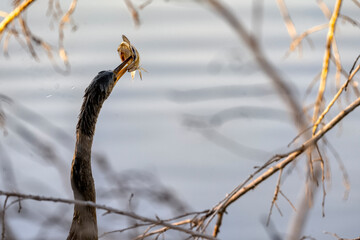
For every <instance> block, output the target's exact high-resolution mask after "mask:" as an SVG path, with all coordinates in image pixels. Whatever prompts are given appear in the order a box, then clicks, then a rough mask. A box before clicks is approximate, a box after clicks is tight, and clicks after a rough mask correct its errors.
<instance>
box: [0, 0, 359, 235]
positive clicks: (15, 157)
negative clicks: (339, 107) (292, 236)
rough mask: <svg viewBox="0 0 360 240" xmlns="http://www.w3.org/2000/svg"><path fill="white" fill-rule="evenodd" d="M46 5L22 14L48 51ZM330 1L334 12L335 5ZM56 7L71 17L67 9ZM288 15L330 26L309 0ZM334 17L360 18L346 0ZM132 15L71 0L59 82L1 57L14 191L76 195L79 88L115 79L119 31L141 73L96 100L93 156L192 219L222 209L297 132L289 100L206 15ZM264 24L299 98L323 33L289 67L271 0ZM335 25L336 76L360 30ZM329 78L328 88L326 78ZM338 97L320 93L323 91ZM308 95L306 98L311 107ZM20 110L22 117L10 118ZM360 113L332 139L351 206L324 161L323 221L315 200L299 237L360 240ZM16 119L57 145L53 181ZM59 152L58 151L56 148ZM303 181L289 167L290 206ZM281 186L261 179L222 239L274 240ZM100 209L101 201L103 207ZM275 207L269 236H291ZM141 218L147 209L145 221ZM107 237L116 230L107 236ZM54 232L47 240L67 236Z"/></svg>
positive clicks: (13, 52) (24, 56)
mask: <svg viewBox="0 0 360 240" xmlns="http://www.w3.org/2000/svg"><path fill="white" fill-rule="evenodd" d="M45 2H46V1H45ZM45 2H43V1H37V2H35V3H34V4H33V5H32V6H31V7H30V9H29V12H28V14H27V17H28V19H29V24H31V27H32V31H33V32H34V33H35V34H37V35H39V36H42V37H44V38H45V39H47V40H48V41H50V42H51V43H53V45H56V40H57V31H56V30H50V29H49V25H48V23H49V21H48V18H46V16H45V9H46V7H47V5H46V3H45ZM67 2H68V1H67ZM327 3H328V4H329V6H331V8H332V5H333V4H334V2H333V1H327ZM8 4H9V3H7V2H4V1H2V2H1V3H0V9H4V10H5V11H6V10H8V9H9V6H8ZM62 4H63V6H66V7H67V4H66V3H65V2H64V3H62ZM227 4H228V5H231V6H233V11H234V12H236V15H237V16H238V17H240V18H241V19H242V20H243V21H244V23H245V24H246V26H247V27H249V28H250V27H251V26H252V25H251V2H250V1H248V2H245V1H243V2H242V3H240V1H235V0H233V1H227ZM288 5H289V9H290V12H291V14H292V18H293V20H294V22H295V24H296V27H297V31H298V32H303V31H305V30H306V29H307V28H309V27H312V26H314V25H317V24H322V23H325V21H326V19H325V18H324V17H323V15H322V13H321V11H320V10H319V9H318V7H317V6H316V3H315V2H313V1H311V2H310V1H307V2H305V1H303V2H302V3H299V2H298V1H289V2H288ZM342 11H343V12H342V13H343V14H347V15H349V16H351V17H353V18H355V19H356V20H358V21H359V20H360V19H359V17H358V16H359V14H358V12H359V9H358V8H357V7H355V5H354V4H353V3H352V2H351V1H348V2H344V4H343V10H342ZM140 14H141V15H140V17H141V26H140V27H134V23H133V21H132V19H131V17H130V15H129V13H128V11H127V9H126V7H125V4H124V3H123V1H108V2H105V3H102V4H101V5H99V3H98V1H79V3H78V6H77V9H76V11H75V14H74V21H75V23H76V25H77V27H78V29H77V31H75V32H72V31H70V29H69V28H67V29H66V31H65V46H66V49H67V52H68V54H69V60H70V63H71V73H70V74H69V75H66V76H64V75H62V74H59V73H57V72H55V71H54V70H53V68H52V67H51V64H50V63H49V62H48V61H47V58H46V56H45V54H43V53H41V50H39V53H40V54H39V55H40V59H41V60H40V62H35V61H34V60H33V59H32V58H31V57H30V56H29V54H28V53H27V52H26V51H25V50H23V49H22V48H21V47H20V46H19V44H17V43H16V41H14V40H12V41H11V44H10V45H9V54H10V58H5V57H4V56H1V58H0V79H1V81H0V92H1V93H2V94H5V95H7V96H9V97H11V98H12V99H14V100H15V101H16V103H17V104H19V106H20V107H6V109H7V110H6V111H7V113H8V114H9V116H8V123H7V124H8V130H9V131H8V134H7V135H4V136H1V145H2V147H3V148H6V152H7V154H9V155H10V156H11V159H12V164H13V166H14V168H15V169H16V172H15V175H16V179H17V186H18V188H17V190H19V191H22V192H25V193H31V194H40V195H47V196H57V197H71V191H70V184H69V183H68V182H66V183H65V185H64V181H63V179H64V176H65V179H67V176H68V175H69V170H70V163H71V159H72V155H73V145H74V138H75V134H74V132H75V124H76V121H77V115H78V112H79V108H80V105H81V101H82V95H83V91H84V89H85V88H86V86H87V85H88V84H89V82H90V81H91V80H92V78H93V77H94V76H95V75H96V74H97V72H98V71H101V70H106V69H113V68H114V67H115V66H117V65H118V64H119V57H118V55H117V52H116V48H117V46H118V44H119V43H120V42H121V41H122V40H121V35H122V34H125V35H126V36H127V37H128V38H129V39H130V40H131V41H132V43H133V44H134V45H135V46H136V47H137V49H138V50H139V52H140V54H141V57H142V65H143V67H144V68H145V69H146V70H147V71H148V73H144V74H143V81H140V79H139V76H138V74H137V76H136V79H135V80H134V81H131V77H130V75H129V74H127V75H125V76H124V77H123V78H122V79H121V81H120V82H119V83H118V84H117V86H116V88H115V89H114V91H113V93H112V95H111V97H110V98H109V99H108V100H107V102H106V103H105V104H104V106H103V109H102V111H101V114H100V118H99V120H98V124H97V128H96V135H95V139H94V147H93V150H94V152H96V153H97V154H101V155H104V156H106V158H107V159H109V160H110V161H111V163H112V166H113V168H115V169H116V171H125V172H126V171H130V170H136V171H145V172H150V173H152V174H153V175H155V176H157V177H158V179H159V180H160V181H161V182H162V184H163V185H165V186H166V187H168V188H170V189H171V190H172V191H173V192H174V193H175V194H176V195H177V196H178V197H179V198H180V199H182V200H183V201H184V202H185V203H186V205H187V206H189V207H190V209H191V210H195V211H200V210H204V209H208V208H211V207H212V206H214V205H215V204H217V203H218V202H219V201H220V200H221V199H222V198H223V197H225V195H226V194H227V193H228V192H230V191H231V190H232V189H233V188H234V187H235V186H237V185H238V184H240V183H241V182H242V181H243V180H244V179H246V178H247V177H248V176H249V174H251V173H252V171H253V166H258V165H260V164H262V163H264V162H265V161H266V160H267V159H269V158H270V157H271V156H272V155H274V154H276V153H281V152H285V151H287V150H288V149H287V144H288V143H289V142H290V141H291V140H292V139H293V137H294V136H296V134H297V132H296V129H295V128H294V126H293V125H292V124H291V120H290V118H289V116H288V115H287V113H286V108H285V104H284V103H282V102H281V99H280V98H279V97H278V96H277V95H276V92H275V91H274V90H273V89H272V86H271V84H270V82H269V81H268V79H267V78H266V77H265V76H264V75H263V74H262V73H261V72H259V70H258V69H257V68H256V66H255V65H254V64H253V63H252V56H251V54H249V52H248V51H247V50H246V49H245V48H244V46H243V45H242V43H241V41H240V40H239V39H238V38H237V36H236V35H235V34H234V32H233V31H232V29H231V28H229V26H227V24H226V23H225V22H224V21H223V20H222V19H220V18H219V17H218V16H217V15H216V14H214V13H213V12H212V11H211V10H210V9H209V8H207V7H205V6H203V5H201V4H196V3H193V2H191V1H185V2H181V1H174V2H172V1H171V2H166V1H154V2H153V3H152V4H151V5H149V6H148V7H146V8H145V9H144V10H143V11H141V12H140ZM263 17H264V20H263V21H262V23H261V27H260V28H259V29H258V32H260V33H261V36H262V38H261V42H262V44H263V47H264V49H266V54H267V56H268V57H269V58H271V59H272V62H273V64H274V65H275V66H277V68H278V69H279V70H280V71H281V72H282V74H283V76H284V77H285V78H286V79H287V80H288V81H289V84H290V85H291V86H292V87H293V89H294V90H295V92H296V94H297V97H298V99H300V100H301V101H303V99H304V93H305V90H306V87H307V86H308V85H309V84H310V82H311V81H312V80H313V78H314V77H315V76H316V75H317V74H318V73H319V72H320V70H321V62H322V56H323V46H324V44H325V43H324V39H325V37H326V31H321V32H319V33H316V34H314V35H313V36H312V38H311V39H312V41H313V44H314V46H313V48H311V47H310V46H309V44H308V43H305V44H304V45H303V50H304V51H303V53H302V55H301V56H299V54H297V53H293V54H291V55H290V57H289V58H286V59H285V58H284V55H285V53H286V51H287V50H288V46H289V43H290V37H289V36H288V35H287V32H286V28H285V26H284V24H283V22H282V18H281V15H280V13H279V11H278V8H277V5H276V3H275V2H274V1H267V2H266V3H265V4H264V16H263ZM339 26H341V28H340V29H338V32H337V33H338V39H337V40H338V45H339V49H340V53H341V59H342V63H343V66H344V67H345V68H346V71H348V70H349V69H350V67H351V65H352V63H353V61H354V59H355V58H356V57H357V55H358V54H359V53H360V51H359V49H360V45H359V41H358V39H359V37H360V31H359V29H358V28H357V27H354V26H352V25H350V24H349V23H343V22H342V23H341V24H339ZM330 80H331V81H334V77H333V75H331V76H330ZM333 89H334V88H331V87H329V90H330V91H331V90H333ZM315 96H316V95H315V94H311V95H310V96H309V97H308V98H307V100H306V103H310V102H311V101H313V100H312V99H314V97H315ZM3 105H4V104H3ZM5 105H6V104H5ZM5 105H4V106H5ZM21 106H22V107H25V108H26V109H29V110H31V111H33V112H34V113H36V114H38V115H40V116H42V117H44V118H45V119H46V120H47V121H48V122H50V123H51V124H52V125H54V126H56V127H58V128H59V129H61V130H62V131H63V132H64V133H65V134H66V135H65V136H64V139H59V135H56V133H54V132H52V131H50V130H49V128H48V127H47V125H46V123H42V122H41V121H40V120H39V119H37V118H35V117H34V116H32V115H30V116H29V115H26V114H25V115H24V109H22V107H21ZM264 108H266V109H265V110H264ZM222 111H225V112H222ZM220 112H222V114H220V115H218V116H222V117H224V116H225V117H226V119H223V122H221V119H220V120H219V118H218V119H216V118H211V117H212V116H213V115H215V114H217V113H220ZM259 113H260V114H259ZM335 113H336V112H333V113H331V116H334V115H335ZM22 114H23V115H24V116H23V119H25V121H24V120H19V116H21V115H22ZM259 115H260V116H259ZM359 117H360V116H359V113H357V112H355V113H352V114H351V115H350V116H348V117H347V119H346V120H345V121H344V124H343V125H342V127H341V129H335V130H334V131H332V132H331V133H330V134H329V135H328V136H329V137H328V139H330V140H331V143H332V145H333V146H334V147H335V148H336V149H337V151H338V152H339V154H340V157H341V159H342V160H343V162H344V164H345V166H346V169H347V171H348V174H349V178H350V182H351V192H350V195H349V198H348V200H347V201H344V200H343V193H344V190H345V189H344V187H343V185H342V174H341V172H340V170H339V167H338V164H337V162H336V160H335V158H334V157H333V156H332V155H331V153H328V156H329V157H330V162H331V177H332V180H331V183H330V184H328V189H327V197H326V208H325V210H326V217H325V218H323V217H322V216H321V200H322V198H321V193H320V192H321V191H320V192H319V193H318V195H317V198H316V201H315V203H314V208H313V210H312V211H311V215H310V218H309V220H308V223H307V227H306V229H305V232H304V235H308V236H312V237H315V238H316V239H333V238H332V237H331V236H329V235H325V234H324V232H325V231H328V232H333V233H337V234H338V235H340V236H342V237H346V238H354V237H356V236H358V235H359V229H360V223H359V221H358V217H359V214H360V205H359V201H360V184H359V183H360V175H359V174H358V173H359V171H360V164H359V161H358V156H359V148H357V146H358V143H359V137H358V136H359V135H360V127H359V125H358V124H357V125H356V124H355V122H356V121H357V120H358V119H359ZM199 120H210V121H211V120H212V121H214V122H215V123H217V124H218V125H216V128H213V129H210V130H206V129H205V130H204V129H201V128H200V129H199V128H196V121H199ZM16 121H21V122H22V123H26V122H30V124H29V123H27V124H28V125H29V127H30V129H32V130H33V131H34V132H36V133H38V135H39V136H41V139H42V140H43V141H44V142H49V143H51V144H54V145H55V146H58V147H56V148H55V149H56V153H57V154H58V155H59V156H60V157H59V162H60V163H59V164H60V168H61V169H63V172H62V173H61V174H60V175H59V173H58V171H57V170H56V169H55V168H53V167H51V165H52V163H46V162H45V161H44V160H42V159H40V158H39V155H38V154H37V153H36V151H34V149H32V147H31V146H30V145H29V144H27V143H25V142H24V141H23V140H21V138H20V137H19V136H18V135H17V133H16V129H17V122H16ZM219 121H220V122H219ZM34 126H35V127H34ZM17 130H18V129H17ZM54 138H58V139H54ZM60 143H64V144H63V145H62V146H60ZM301 159H302V158H301ZM302 160H304V159H302ZM2 174H6V172H5V171H3V172H2ZM94 177H95V181H96V185H97V186H104V185H105V184H108V183H106V181H105V180H104V178H103V177H102V176H101V174H100V173H99V172H98V171H97V170H96V169H95V170H94ZM304 180H305V179H304V170H303V168H302V165H301V164H298V165H297V167H295V169H294V170H293V172H292V175H291V176H288V177H287V178H286V181H285V182H284V183H283V187H282V189H283V192H284V193H285V194H286V195H287V197H288V198H290V199H291V200H292V201H293V202H294V203H296V200H297V197H298V195H299V193H300V189H302V183H303V182H304ZM276 181H277V177H273V178H271V179H269V180H268V181H267V182H265V183H264V184H262V185H261V186H259V187H258V188H257V189H255V191H253V192H251V193H249V194H247V195H246V196H244V197H243V198H242V199H241V200H239V201H238V202H237V203H235V204H234V205H233V206H231V207H230V208H229V209H228V211H229V214H228V215H227V216H225V218H224V223H223V226H222V229H221V234H220V236H219V237H220V238H221V239H270V238H269V236H268V234H267V230H266V228H265V227H264V226H263V221H264V218H266V216H267V214H268V211H269V208H270V203H271V200H272V197H273V192H274V188H275V184H276ZM5 185H6V184H5V183H3V184H2V185H1V187H2V188H5ZM8 190H12V189H8ZM98 201H99V202H101V198H100V200H98ZM101 203H104V202H101ZM36 206H37V207H39V208H41V206H43V205H41V204H39V205H36ZM279 206H280V208H281V211H282V213H283V216H282V217H281V216H280V215H279V213H278V212H277V211H275V210H274V212H273V215H272V221H273V225H274V226H273V227H274V228H275V229H277V231H278V232H279V234H280V235H281V236H286V229H287V225H288V222H289V220H290V218H291V216H292V213H293V211H292V209H291V207H290V206H289V204H288V203H287V202H286V201H285V200H284V199H281V200H280V201H279ZM159 211H161V210H159ZM144 212H145V213H146V211H144ZM149 215H150V216H154V213H153V212H152V211H149ZM65 218H66V219H71V211H67V212H66V214H65V216H64V219H65ZM99 221H106V217H103V218H102V217H100V218H99ZM16 224H18V226H19V228H22V229H25V231H23V233H19V236H21V238H24V239H31V238H34V237H33V236H36V233H37V227H34V226H33V225H32V224H31V223H29V221H19V222H18V223H17V222H16ZM114 225H115V224H114ZM114 228H115V229H116V226H114V227H113V228H112V227H109V229H114ZM109 229H106V230H109ZM103 231H105V230H103ZM55 232H56V231H55V230H54V237H56V238H64V237H65V235H66V233H63V235H59V233H57V232H56V234H57V235H56V234H55ZM117 236H119V235H114V236H113V238H114V239H116V238H117ZM109 239H111V238H109Z"/></svg>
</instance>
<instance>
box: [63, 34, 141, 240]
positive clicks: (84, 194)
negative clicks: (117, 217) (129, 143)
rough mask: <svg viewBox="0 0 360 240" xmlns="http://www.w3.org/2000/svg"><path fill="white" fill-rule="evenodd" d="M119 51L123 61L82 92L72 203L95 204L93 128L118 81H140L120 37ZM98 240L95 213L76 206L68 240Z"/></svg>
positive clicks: (132, 54)
mask: <svg viewBox="0 0 360 240" xmlns="http://www.w3.org/2000/svg"><path fill="white" fill-rule="evenodd" d="M122 38H123V42H122V43H121V44H120V46H119V48H118V52H119V55H120V59H121V60H122V61H123V62H122V63H121V64H120V65H119V66H118V67H117V68H115V69H114V70H113V71H101V72H99V73H98V75H97V76H96V77H95V78H94V79H93V80H92V82H91V83H90V85H89V86H88V87H87V88H86V90H85V95H84V100H83V104H82V106H81V111H80V114H79V121H78V123H77V126H76V143H75V153H74V157H73V160H72V164H71V187H72V190H73V193H74V198H75V200H82V201H91V202H95V201H96V194H95V185H94V179H93V176H92V171H91V147H92V142H93V136H94V132H95V125H96V121H97V118H98V116H99V112H100V109H101V107H102V105H103V103H104V101H105V100H106V99H107V98H108V97H109V95H110V93H111V91H112V90H113V88H114V86H115V85H116V83H117V81H118V80H119V79H120V78H121V77H122V76H123V75H124V73H125V72H126V71H128V72H131V76H132V77H133V75H134V74H135V71H136V70H138V71H139V73H140V77H141V69H142V68H141V67H140V55H139V53H138V51H137V50H136V48H135V47H134V46H132V45H131V44H130V41H129V40H128V39H127V38H126V37H125V36H124V35H123V36H122ZM94 239H98V228H97V220H96V209H95V208H94V207H90V206H84V205H79V204H75V206H74V215H73V220H72V224H71V227H70V231H69V235H68V237H67V240H94Z"/></svg>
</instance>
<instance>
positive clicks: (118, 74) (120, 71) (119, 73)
mask: <svg viewBox="0 0 360 240" xmlns="http://www.w3.org/2000/svg"><path fill="white" fill-rule="evenodd" d="M130 59H132V57H131V56H130V57H128V58H127V59H125V61H123V62H122V63H121V64H120V65H119V66H117V67H116V68H115V69H114V71H113V73H114V74H115V75H116V81H115V82H117V81H118V80H119V79H120V78H121V77H122V76H123V75H124V73H125V72H126V71H127V66H128V62H129V61H130Z"/></svg>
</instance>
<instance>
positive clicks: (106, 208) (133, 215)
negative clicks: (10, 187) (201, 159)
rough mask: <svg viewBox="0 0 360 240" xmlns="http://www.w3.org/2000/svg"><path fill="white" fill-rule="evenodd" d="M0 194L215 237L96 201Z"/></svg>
mask: <svg viewBox="0 0 360 240" xmlns="http://www.w3.org/2000/svg"><path fill="white" fill-rule="evenodd" d="M0 196H6V197H17V198H19V199H18V200H17V201H19V200H25V199H30V200H35V201H46V202H55V203H57V202H58V203H66V204H78V205H82V206H88V207H94V208H97V209H101V210H104V211H107V212H110V213H114V214H119V215H123V216H126V217H130V218H133V219H137V220H140V221H142V222H145V223H152V224H155V225H160V226H164V227H167V228H169V229H172V230H176V231H180V232H184V233H187V234H189V235H190V236H194V237H201V238H204V239H211V240H215V239H216V238H214V237H212V236H209V235H207V234H203V233H199V232H195V231H192V230H190V229H186V228H182V227H178V226H176V225H173V224H171V223H167V222H165V221H163V220H161V219H151V218H147V217H143V216H140V215H137V214H136V213H133V212H127V211H122V210H119V209H116V208H112V207H109V206H106V205H101V204H96V203H94V202H91V201H80V200H70V199H64V198H54V197H44V196H39V195H31V194H22V193H15V192H6V191H2V190H0Z"/></svg>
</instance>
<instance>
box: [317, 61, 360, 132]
mask: <svg viewBox="0 0 360 240" xmlns="http://www.w3.org/2000/svg"><path fill="white" fill-rule="evenodd" d="M359 69H360V65H358V66H357V67H356V69H355V70H354V71H353V72H352V73H351V74H350V76H349V78H348V80H347V81H346V82H345V83H344V84H343V85H342V86H341V88H340V89H339V91H338V92H337V93H336V94H335V96H334V97H333V99H332V100H331V101H330V103H329V104H328V105H327V107H326V108H325V110H324V111H323V112H322V113H321V115H320V117H319V118H318V119H317V120H316V122H315V124H314V126H313V132H314V131H316V129H317V127H318V125H319V124H320V122H321V121H322V120H323V119H324V117H325V115H326V114H327V113H328V112H329V111H330V109H331V107H332V106H333V105H334V103H335V102H336V100H337V99H338V98H339V97H340V95H341V93H342V92H343V91H344V89H346V88H347V86H348V85H349V82H350V81H351V79H353V77H354V76H355V74H356V73H357V72H358V71H359ZM314 129H315V130H314Z"/></svg>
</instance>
